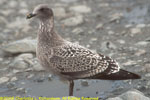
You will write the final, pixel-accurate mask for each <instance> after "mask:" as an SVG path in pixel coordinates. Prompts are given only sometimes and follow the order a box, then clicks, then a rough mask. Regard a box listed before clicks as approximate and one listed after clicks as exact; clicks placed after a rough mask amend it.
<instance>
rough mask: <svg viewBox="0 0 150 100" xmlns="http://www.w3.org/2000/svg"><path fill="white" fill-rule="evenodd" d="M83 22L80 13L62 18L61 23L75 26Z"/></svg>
mask: <svg viewBox="0 0 150 100" xmlns="http://www.w3.org/2000/svg"><path fill="white" fill-rule="evenodd" d="M83 22H84V20H83V16H82V15H76V16H75V17H70V18H67V19H65V20H62V23H63V24H64V25H65V26H77V25H80V24H82V23H83Z"/></svg>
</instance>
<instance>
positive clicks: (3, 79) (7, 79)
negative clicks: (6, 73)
mask: <svg viewBox="0 0 150 100" xmlns="http://www.w3.org/2000/svg"><path fill="white" fill-rule="evenodd" d="M8 81H9V78H8V77H1V78H0V84H3V83H6V82H8Z"/></svg>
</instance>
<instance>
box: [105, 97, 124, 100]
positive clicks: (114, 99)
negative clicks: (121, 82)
mask: <svg viewBox="0 0 150 100" xmlns="http://www.w3.org/2000/svg"><path fill="white" fill-rule="evenodd" d="M107 100H123V99H121V98H120V97H115V98H109V99H107Z"/></svg>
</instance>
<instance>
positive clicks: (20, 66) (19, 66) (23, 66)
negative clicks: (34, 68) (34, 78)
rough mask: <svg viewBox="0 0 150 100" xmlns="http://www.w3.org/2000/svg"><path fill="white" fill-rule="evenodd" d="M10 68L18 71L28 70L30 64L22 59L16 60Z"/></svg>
mask: <svg viewBox="0 0 150 100" xmlns="http://www.w3.org/2000/svg"><path fill="white" fill-rule="evenodd" d="M9 66H10V67H13V68H16V69H26V68H28V64H27V63H26V62H24V61H23V60H21V59H18V60H14V61H13V62H12V63H11V64H10V65H9Z"/></svg>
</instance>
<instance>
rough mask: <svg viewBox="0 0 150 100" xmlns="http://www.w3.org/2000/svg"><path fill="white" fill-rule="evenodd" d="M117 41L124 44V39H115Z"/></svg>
mask: <svg viewBox="0 0 150 100" xmlns="http://www.w3.org/2000/svg"><path fill="white" fill-rule="evenodd" d="M117 42H119V43H120V44H125V41H124V40H117Z"/></svg>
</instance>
